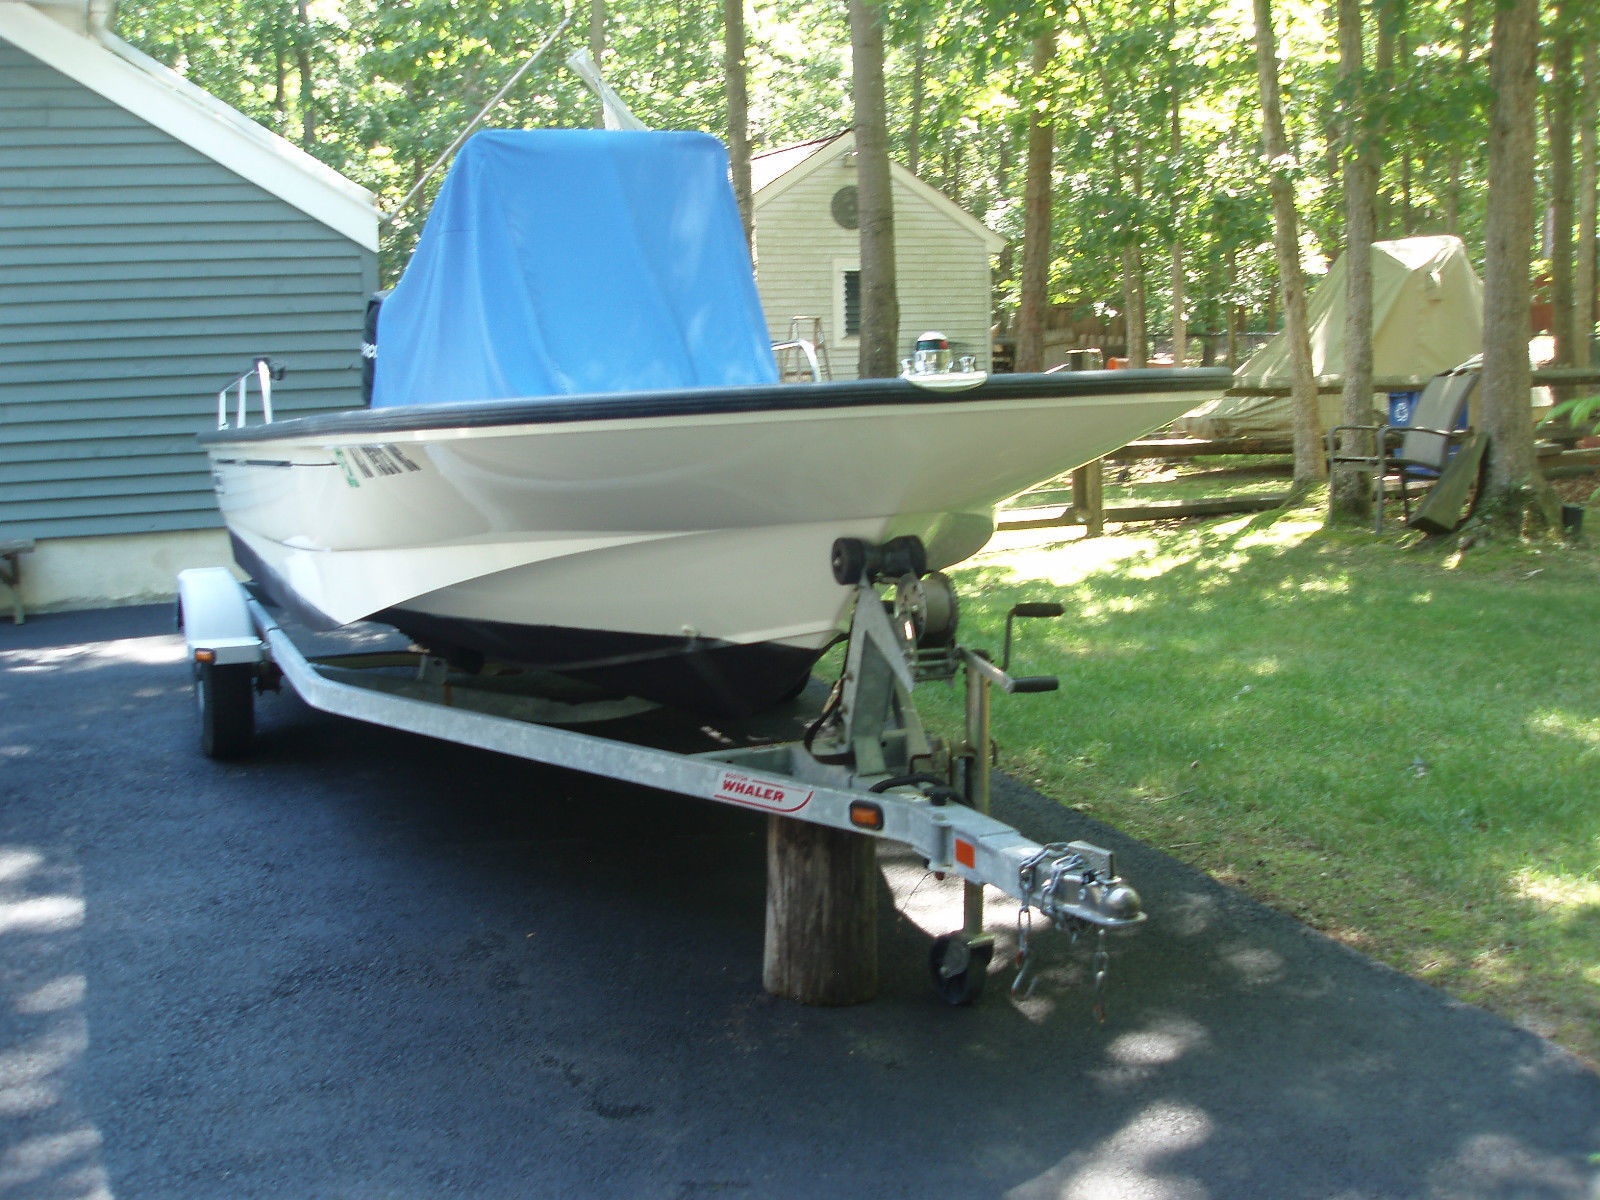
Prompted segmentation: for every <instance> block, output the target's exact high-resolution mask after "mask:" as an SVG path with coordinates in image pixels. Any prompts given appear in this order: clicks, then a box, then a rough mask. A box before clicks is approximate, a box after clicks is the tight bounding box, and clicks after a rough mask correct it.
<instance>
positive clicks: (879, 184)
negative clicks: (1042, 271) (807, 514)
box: [850, 0, 900, 379]
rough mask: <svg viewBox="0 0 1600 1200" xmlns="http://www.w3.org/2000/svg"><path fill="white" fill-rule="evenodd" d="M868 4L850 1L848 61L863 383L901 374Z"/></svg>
mask: <svg viewBox="0 0 1600 1200" xmlns="http://www.w3.org/2000/svg"><path fill="white" fill-rule="evenodd" d="M879 17H880V12H879V9H878V7H877V5H876V4H874V3H873V2H872V0H850V56H851V81H852V95H853V97H854V102H855V123H856V124H855V130H856V184H857V194H858V198H859V205H858V210H859V213H860V221H861V350H860V357H859V359H858V361H857V372H858V374H859V375H860V376H861V378H863V379H872V378H882V377H891V376H894V375H896V374H898V373H899V369H900V354H899V341H900V300H899V296H898V294H897V293H896V290H895V266H894V195H893V192H892V191H891V190H890V189H891V184H890V179H889V123H888V114H887V110H886V107H885V104H884V97H883V26H882V25H881V24H880V23H879Z"/></svg>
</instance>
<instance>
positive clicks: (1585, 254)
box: [1572, 12, 1600, 367]
mask: <svg viewBox="0 0 1600 1200" xmlns="http://www.w3.org/2000/svg"><path fill="white" fill-rule="evenodd" d="M1596 36H1600V21H1597V20H1596V19H1595V16H1594V13H1593V12H1590V13H1589V15H1588V29H1587V37H1586V38H1585V39H1584V43H1583V68H1582V71H1583V92H1582V105H1583V107H1582V109H1581V115H1580V117H1579V136H1578V142H1579V152H1578V163H1579V165H1578V240H1577V246H1576V247H1575V250H1576V262H1575V264H1574V266H1573V272H1572V291H1573V298H1574V302H1575V305H1576V308H1577V312H1576V318H1577V336H1576V338H1575V339H1574V340H1575V341H1576V343H1577V344H1576V345H1575V346H1574V347H1573V357H1572V361H1573V362H1574V363H1575V364H1577V365H1579V366H1585V367H1586V366H1588V365H1589V362H1590V359H1591V358H1592V349H1593V344H1594V334H1595V321H1596V319H1597V316H1600V314H1596V312H1595V253H1596V246H1595V224H1596V208H1597V205H1600V157H1597V153H1596V150H1597V147H1596V141H1597V140H1600V139H1597V137H1596V134H1597V129H1596V125H1597V120H1596V117H1597V110H1600V46H1596V44H1595V38H1596Z"/></svg>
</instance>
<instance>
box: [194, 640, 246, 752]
mask: <svg viewBox="0 0 1600 1200" xmlns="http://www.w3.org/2000/svg"><path fill="white" fill-rule="evenodd" d="M194 702H195V709H196V711H197V713H198V715H199V717H200V749H201V751H202V752H203V753H204V754H205V756H206V757H207V758H219V759H229V758H243V757H244V756H245V755H246V754H248V753H249V752H250V740H251V738H252V737H253V736H254V734H255V726H256V713H255V664H254V663H231V664H229V665H227V666H219V665H217V664H216V663H196V664H195V667H194Z"/></svg>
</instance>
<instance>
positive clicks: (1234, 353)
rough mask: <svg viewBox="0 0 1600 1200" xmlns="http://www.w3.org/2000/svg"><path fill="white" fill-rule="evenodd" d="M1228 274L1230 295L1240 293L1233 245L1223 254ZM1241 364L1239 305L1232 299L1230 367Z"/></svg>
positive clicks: (1230, 308) (1230, 310)
mask: <svg viewBox="0 0 1600 1200" xmlns="http://www.w3.org/2000/svg"><path fill="white" fill-rule="evenodd" d="M1223 261H1224V263H1225V264H1226V270H1227V274H1228V295H1229V296H1237V295H1238V294H1239V267H1238V256H1237V254H1236V253H1235V252H1234V249H1233V247H1232V246H1229V247H1228V249H1227V251H1226V252H1225V253H1224V255H1223ZM1238 365H1239V306H1238V304H1236V303H1234V302H1233V301H1232V300H1229V301H1228V368H1229V369H1230V370H1233V369H1236V368H1237V367H1238Z"/></svg>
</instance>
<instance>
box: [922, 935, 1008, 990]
mask: <svg viewBox="0 0 1600 1200" xmlns="http://www.w3.org/2000/svg"><path fill="white" fill-rule="evenodd" d="M993 957H994V939H993V938H992V937H988V936H984V937H975V938H969V937H967V936H966V935H965V934H962V933H947V934H945V935H944V936H943V937H936V938H934V939H933V945H932V946H931V947H930V948H929V950H928V970H929V973H930V974H931V975H932V976H933V990H934V991H936V992H938V993H939V998H940V999H941V1000H943V1001H944V1002H945V1003H946V1004H952V1005H956V1006H962V1005H967V1004H971V1003H972V1002H973V1001H975V1000H977V998H978V997H979V996H981V995H982V994H983V985H984V983H985V981H986V980H987V979H988V978H989V960H990V959H991V958H993Z"/></svg>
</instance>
